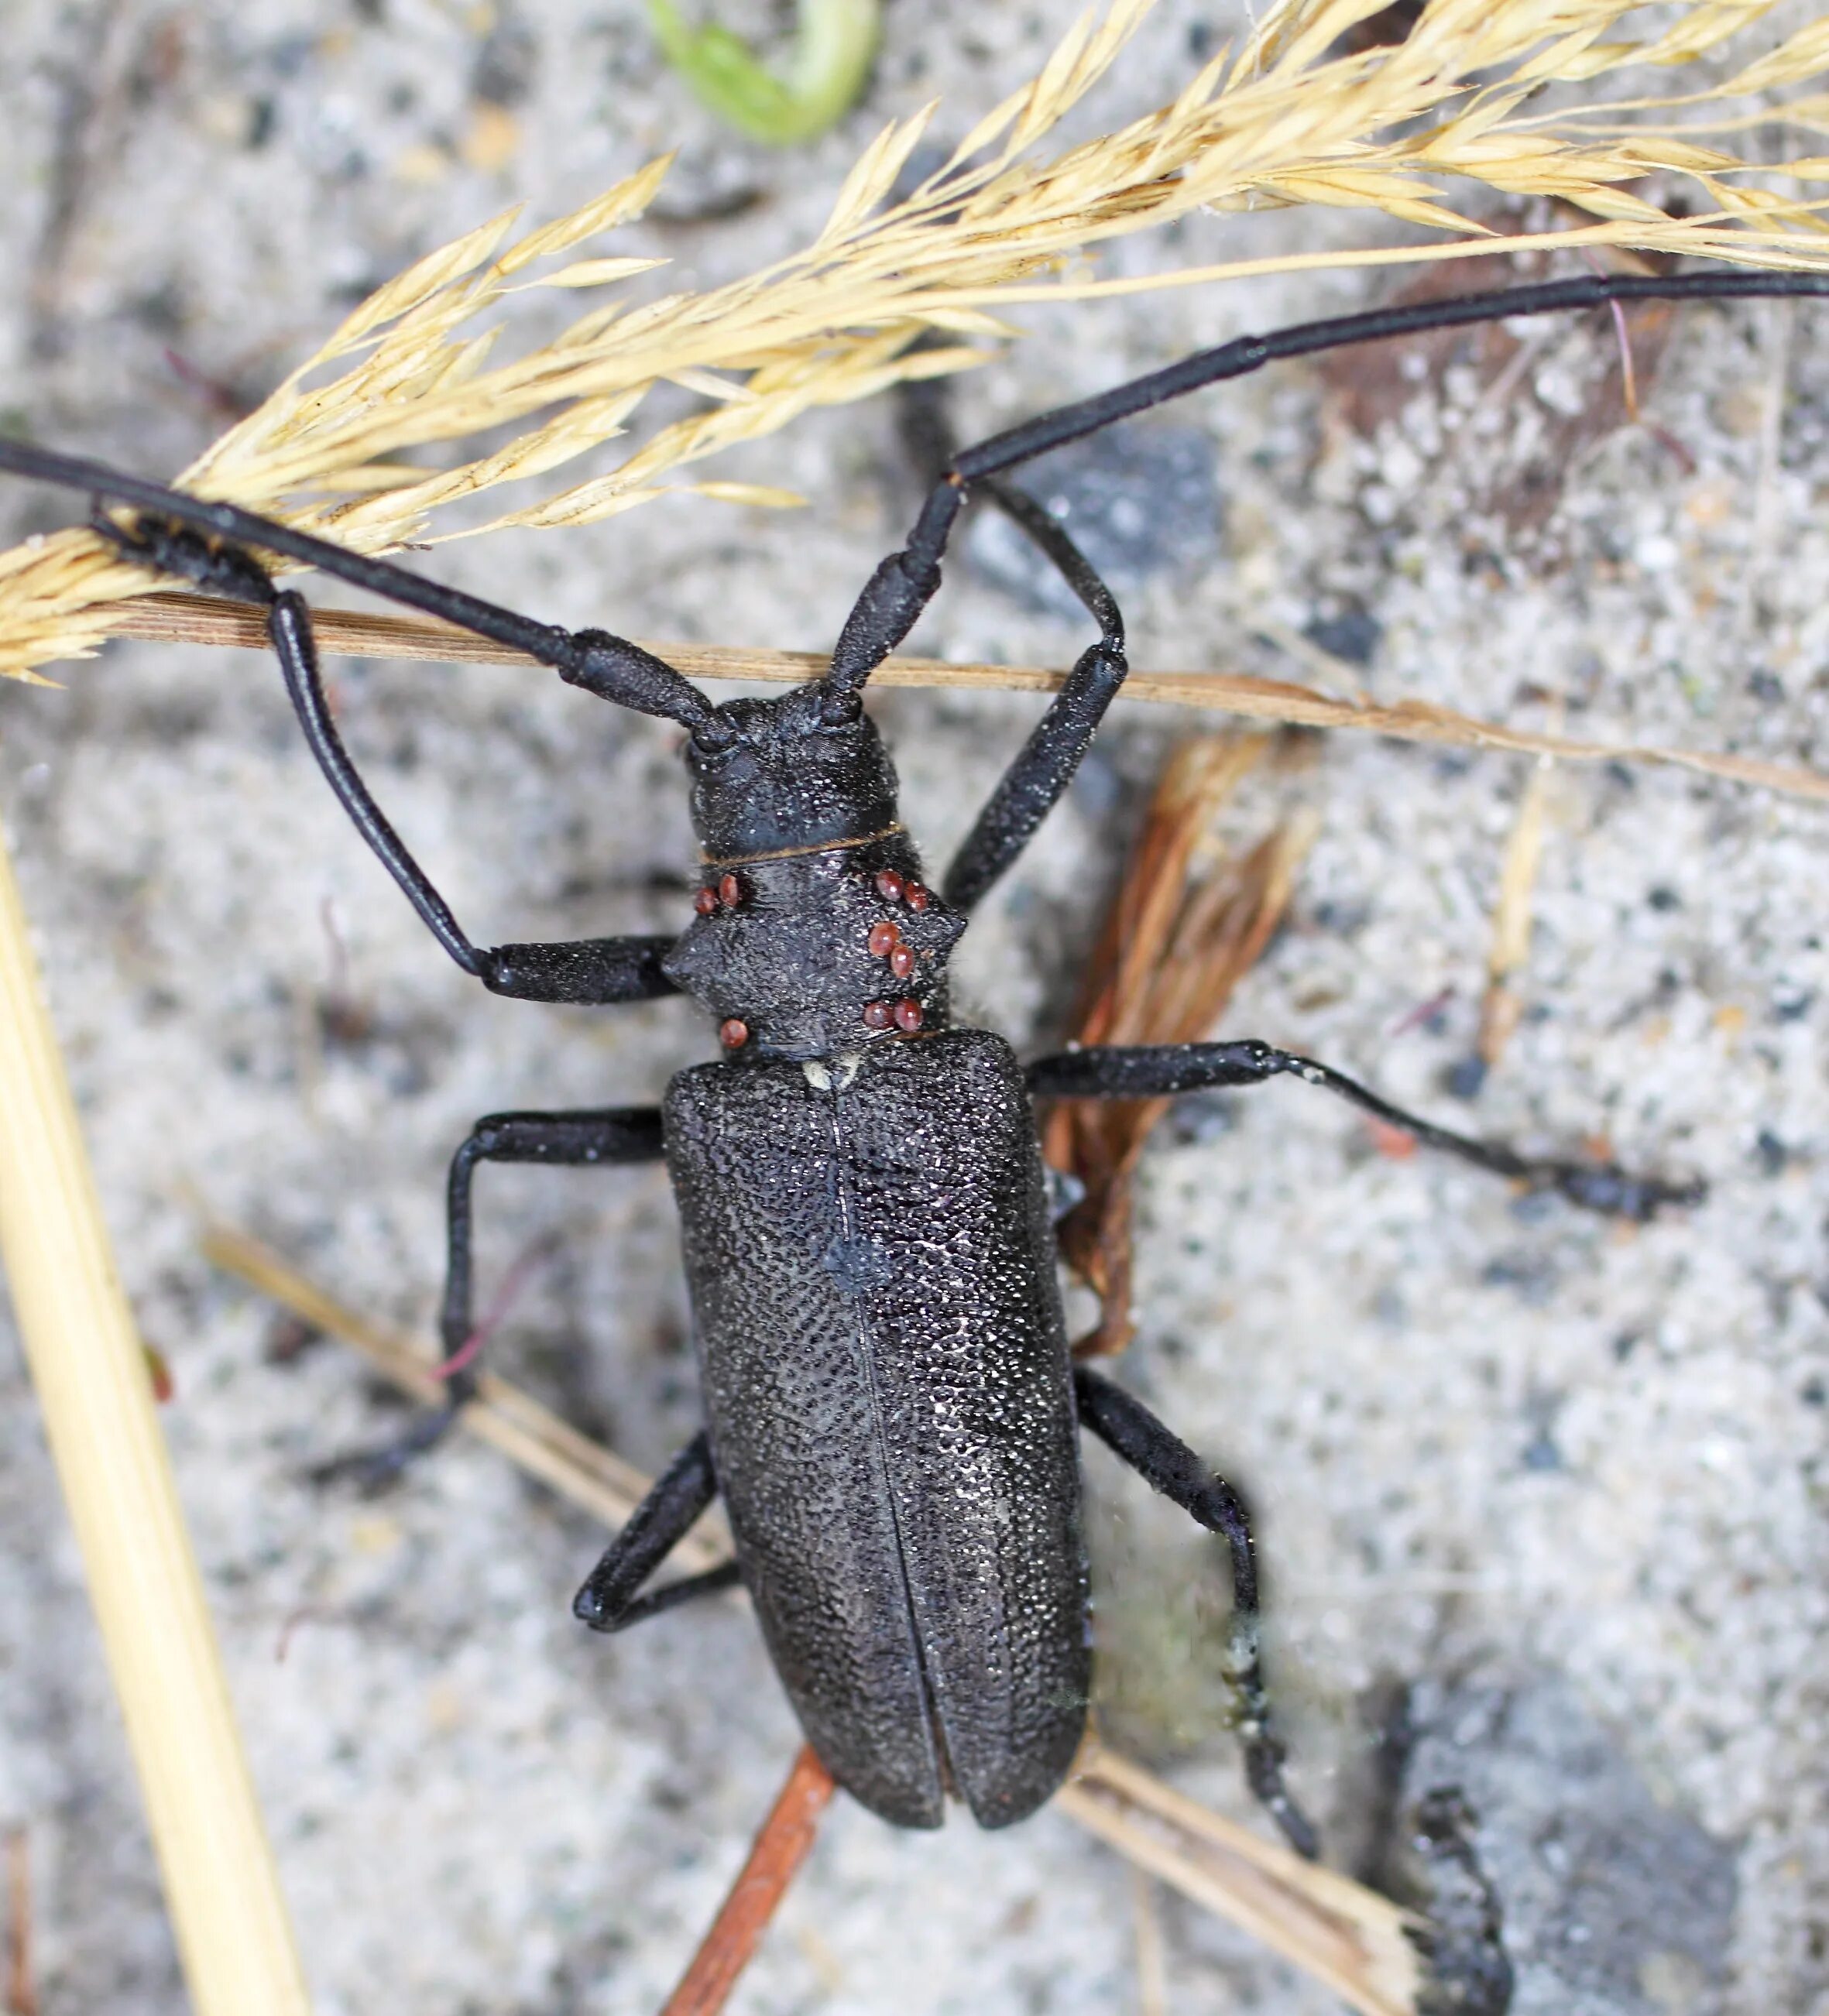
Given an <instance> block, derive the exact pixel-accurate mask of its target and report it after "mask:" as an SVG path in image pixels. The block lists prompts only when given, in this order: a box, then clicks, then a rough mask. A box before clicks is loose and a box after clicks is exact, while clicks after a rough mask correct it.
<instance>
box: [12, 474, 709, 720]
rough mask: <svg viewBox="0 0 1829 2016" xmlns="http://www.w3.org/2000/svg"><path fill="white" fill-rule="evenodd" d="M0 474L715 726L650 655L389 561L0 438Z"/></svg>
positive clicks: (624, 702) (630, 703)
mask: <svg viewBox="0 0 1829 2016" xmlns="http://www.w3.org/2000/svg"><path fill="white" fill-rule="evenodd" d="M0 469H9V470H13V472H14V473H16V474H17V475H20V476H30V477H37V478H38V480H39V481H41V482H45V483H56V484H64V485H67V487H68V488H70V489H73V490H86V491H88V493H89V494H90V495H91V496H92V497H95V498H97V499H109V500H110V501H112V502H115V503H120V504H131V505H132V506H134V507H135V509H137V510H141V511H145V512H147V513H151V514H153V515H155V516H156V517H160V518H162V519H166V520H174V521H175V522H176V523H177V524H181V525H188V526H190V527H193V529H195V530H196V531H200V532H206V533H211V534H214V535H216V536H218V538H225V539H230V540H233V541H235V542H236V543H238V544H239V545H245V546H254V547H257V548H258V549H261V551H262V552H265V553H280V554H283V556H285V557H286V559H287V560H300V561H302V562H303V563H304V564H305V565H306V566H307V567H316V568H318V569H319V570H320V571H322V572H323V573H325V574H333V575H335V576H336V577H337V579H338V580H340V581H349V582H351V584H353V585H355V587H357V588H365V589H368V590H369V592H371V593H372V594H375V595H380V596H385V597H386V598H387V600H389V601H390V602H402V603H405V604H406V605H407V607H409V608H411V609H422V610H424V611H425V612H426V614H427V615H428V616H438V617H443V618H444V620H445V621H446V622H448V623H455V624H456V625H458V626H459V628H462V629H465V630H470V631H473V632H475V634H476V635H477V636H479V637H487V638H488V639H490V640H491V642H492V643H497V644H503V645H506V646H508V648H509V650H516V651H524V652H526V653H527V656H528V657H530V658H537V659H538V661H540V663H541V664H544V665H551V666H553V667H555V668H556V669H557V671H558V672H559V674H560V677H561V678H563V679H569V680H570V681H571V683H573V684H574V685H578V686H587V687H588V688H589V689H590V690H591V691H592V693H597V694H599V696H600V697H602V698H603V699H605V700H614V702H616V703H617V705H619V706H622V707H633V708H635V709H636V710H637V711H639V712H640V713H643V714H657V715H661V717H662V718H664V719H666V720H669V721H677V722H680V723H682V725H684V726H686V727H687V728H700V727H704V726H707V725H709V724H711V722H714V721H715V714H716V711H715V708H714V707H712V704H711V702H710V701H709V700H707V699H706V697H705V696H704V694H703V693H700V691H699V689H698V688H697V686H694V685H693V683H692V682H691V681H690V680H689V679H685V678H683V677H682V675H680V674H679V673H678V672H676V671H675V670H674V669H673V668H672V667H671V665H667V664H662V662H661V661H660V660H659V659H658V658H656V657H653V655H652V654H651V653H648V652H646V651H643V650H640V649H639V647H638V646H635V645H633V644H630V643H628V642H627V641H626V640H625V639H621V638H613V637H610V636H608V635H607V634H606V633H605V632H601V631H592V630H585V631H570V630H561V629H558V628H554V627H553V625H549V624H545V623H536V622H535V621H534V620H533V619H532V617H527V616H519V615H517V614H515V612H514V611H513V610H512V609H504V608H502V607H501V606H500V605H499V603H493V602H485V601H484V599H482V597H481V596H476V595H466V593H465V592H464V591H463V589H459V588H447V587H445V585H443V583H441V582H439V581H427V580H425V579H423V578H422V577H421V576H419V575H418V574H409V572H408V571H407V570H406V569H405V567H395V566H394V564H393V563H392V562H391V561H389V560H372V559H370V558H369V556H368V555H367V554H365V553H352V552H351V550H350V549H349V548H348V547H347V546H339V545H335V544H333V542H331V541H330V540H329V539H320V538H315V537H313V535H311V533H309V532H299V531H293V529H292V527H290V526H288V525H282V524H277V523H276V522H275V520H272V519H271V518H263V517H260V516H259V515H258V514H257V513H254V512H252V511H244V510H243V509H242V508H241V506H239V505H238V504H223V503H214V502H209V501H207V500H206V499H203V498H200V497H190V496H187V495H185V493H184V491H182V490H172V489H170V488H167V486H166V485H165V484H162V483H150V482H148V481H146V478H145V477H139V476H128V475H125V474H124V473H122V472H121V470H115V469H110V468H109V467H108V466H106V463H99V462H91V461H89V460H88V459H86V458H85V457H83V456H81V455H59V454H56V452H53V451H52V450H51V449H49V448H34V447H33V446H32V445H31V444H29V443H27V442H25V441H6V440H0Z"/></svg>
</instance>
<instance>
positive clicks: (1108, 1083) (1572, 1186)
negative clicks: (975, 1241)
mask: <svg viewBox="0 0 1829 2016" xmlns="http://www.w3.org/2000/svg"><path fill="white" fill-rule="evenodd" d="M1285 1076H1287V1077H1292V1078H1299V1079H1301V1081H1302V1083H1303V1084H1304V1085H1319V1086H1320V1088H1321V1089H1323V1091H1324V1092H1331V1093H1336V1094H1338V1096H1339V1097H1341V1098H1342V1099H1345V1100H1350V1101H1351V1102H1352V1104H1353V1105H1355V1106H1357V1107H1360V1108H1361V1109H1362V1110H1363V1111H1365V1112H1367V1113H1370V1114H1373V1115H1374V1117H1375V1118H1377V1119H1380V1120H1382V1121H1384V1122H1385V1123H1386V1125H1388V1126H1392V1127H1398V1128H1401V1129H1402V1130H1403V1132H1405V1133H1406V1134H1410V1135H1413V1136H1415V1137H1416V1139H1417V1141H1418V1142H1419V1143H1421V1145H1422V1146H1423V1147H1425V1148H1438V1149H1440V1150H1442V1152H1443V1153H1444V1154H1449V1155H1455V1156H1458V1157H1460V1160H1461V1161H1464V1162H1471V1163H1472V1164H1473V1165H1474V1168H1480V1169H1487V1170H1490V1171H1491V1172H1492V1174H1493V1175H1497V1176H1509V1177H1510V1178H1511V1179H1512V1180H1513V1181H1514V1182H1516V1183H1525V1184H1528V1186H1530V1188H1531V1189H1532V1190H1556V1191H1558V1192H1560V1193H1561V1195H1562V1196H1564V1197H1567V1198H1568V1201H1570V1202H1571V1203H1572V1204H1581V1205H1582V1206H1583V1207H1584V1208H1586V1209H1587V1210H1589V1211H1600V1212H1603V1213H1604V1214H1605V1215H1608V1216H1609V1217H1612V1218H1629V1219H1635V1220H1636V1221H1637V1222H1640V1224H1643V1223H1644V1222H1646V1221H1647V1220H1648V1219H1651V1218H1654V1217H1655V1216H1656V1215H1657V1213H1658V1211H1661V1210H1662V1208H1664V1207H1665V1205H1666V1204H1700V1203H1701V1201H1702V1199H1703V1198H1704V1197H1705V1196H1706V1195H1707V1194H1708V1186H1707V1185H1706V1184H1705V1183H1703V1182H1701V1179H1699V1178H1696V1179H1691V1180H1690V1181H1689V1182H1687V1183H1667V1182H1665V1180H1664V1179H1662V1177H1658V1176H1635V1175H1630V1174H1629V1172H1627V1171H1626V1170H1624V1169H1622V1168H1620V1167H1619V1166H1618V1165H1617V1164H1616V1163H1613V1162H1598V1163H1597V1162H1568V1161H1561V1160H1559V1159H1558V1158H1557V1157H1554V1156H1549V1155H1543V1156H1533V1155H1521V1154H1519V1153H1518V1150H1516V1149H1515V1148H1513V1147H1507V1144H1506V1143H1504V1142H1503V1141H1478V1140H1475V1139H1473V1138H1472V1137H1471V1136H1468V1135H1465V1134H1456V1133H1455V1132H1453V1130H1452V1129H1449V1128H1446V1127H1438V1126H1437V1125H1435V1122H1434V1121H1431V1120H1423V1119H1420V1118H1418V1117H1417V1115H1416V1114H1413V1113H1406V1112H1405V1111H1403V1109H1402V1107H1397V1106H1393V1105H1392V1103H1390V1101H1389V1100H1384V1099H1381V1098H1380V1097H1379V1096H1378V1095H1377V1093H1375V1092H1373V1091H1371V1090H1370V1089H1368V1088H1367V1087H1366V1086H1365V1085H1361V1084H1359V1082H1357V1080H1356V1079H1353V1078H1348V1077H1347V1076H1346V1075H1345V1073H1344V1072H1341V1071H1335V1070H1334V1069H1333V1068H1332V1067H1331V1066H1330V1065H1327V1064H1316V1062H1315V1060H1314V1059H1313V1058H1312V1057H1298V1056H1296V1055H1295V1053H1294V1052H1293V1051H1290V1050H1279V1049H1274V1048H1273V1046H1271V1045H1270V1044H1269V1043H1261V1042H1257V1041H1256V1040H1255V1039H1246V1040H1244V1041H1242V1042H1230V1043H1154V1044H1140V1045H1137V1046H1135V1047H1134V1048H1133V1047H1129V1046H1117V1045H1113V1046H1104V1045H1097V1044H1094V1045H1090V1046H1088V1047H1087V1048H1086V1049H1082V1050H1063V1051H1061V1052H1060V1053H1058V1054H1057V1055H1056V1056H1053V1057H1040V1058H1038V1059H1037V1060H1035V1063H1033V1064H1031V1065H1030V1066H1029V1067H1028V1085H1029V1090H1030V1092H1031V1093H1032V1094H1033V1095H1034V1096H1035V1097H1036V1098H1037V1099H1161V1098H1172V1097H1173V1096H1175V1095H1176V1094H1177V1093H1183V1092H1197V1091H1200V1090H1202V1089H1205V1088H1208V1087H1210V1086H1215V1085H1264V1084H1267V1083H1268V1082H1269V1080H1270V1079H1272V1078H1281V1077H1285Z"/></svg>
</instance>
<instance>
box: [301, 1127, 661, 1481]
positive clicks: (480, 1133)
mask: <svg viewBox="0 0 1829 2016" xmlns="http://www.w3.org/2000/svg"><path fill="white" fill-rule="evenodd" d="M662 1152H663V1151H662V1146H661V1113H660V1109H659V1108H658V1107H652V1106H617V1107H602V1108H599V1109H597V1110H595V1111H581V1112H576V1113H492V1114H490V1115H489V1116H488V1118H486V1119H483V1120H479V1121H477V1124H476V1125H475V1126H474V1127H473V1128H472V1129H470V1135H469V1137H468V1138H467V1139H466V1140H465V1141H464V1142H463V1143H462V1144H461V1146H460V1147H459V1149H458V1150H457V1153H456V1154H455V1155H453V1156H452V1158H451V1175H450V1178H449V1181H448V1186H447V1189H446V1193H445V1197H446V1208H445V1300H444V1303H443V1306H442V1308H441V1311H440V1314H439V1318H438V1331H439V1335H440V1337H441V1341H442V1342H443V1345H444V1348H445V1359H444V1363H443V1366H441V1371H442V1372H443V1374H444V1377H445V1381H446V1388H445V1390H446V1391H447V1392H448V1394H449V1395H450V1398H449V1400H448V1402H447V1404H446V1405H445V1406H443V1407H441V1408H440V1409H438V1410H437V1412H436V1413H428V1414H424V1415H422V1416H421V1417H419V1420H416V1421H415V1422H414V1423H413V1424H412V1427H409V1429H408V1430H407V1431H406V1432H405V1435H401V1436H400V1437H398V1438H397V1439H396V1440H395V1441H394V1442H389V1443H387V1444H386V1445H384V1446H383V1447H382V1448H380V1449H369V1450H365V1451H360V1452H358V1453H356V1454H354V1455H351V1456H338V1457H336V1458H335V1459H333V1460H332V1461H331V1462H329V1463H324V1464H322V1465H321V1466H320V1467H319V1468H318V1469H317V1470H316V1471H315V1472H314V1473H313V1474H314V1476H315V1477H316V1478H317V1479H318V1480H319V1481H320V1482H322V1481H327V1480H328V1479H330V1478H337V1477H352V1478H355V1480H356V1481H357V1482H358V1484H360V1485H362V1487H363V1488H364V1489H367V1490H378V1489H380V1487H381V1486H382V1485H386V1484H389V1483H391V1482H392V1481H393V1480H394V1478H397V1477H398V1476H399V1475H400V1474H401V1472H402V1471H404V1470H405V1469H406V1467H408V1465H409V1463H412V1460H413V1459H414V1458H415V1457H416V1456H423V1454H424V1453H425V1452H426V1451H427V1449H432V1448H434V1447H436V1445H437V1444H438V1443H439V1442H441V1441H442V1440H443V1439H444V1437H445V1434H446V1433H447V1432H448V1430H449V1429H450V1427H451V1426H452V1424H453V1423H454V1422H455V1420H456V1419H457V1417H458V1416H459V1414H460V1413H462V1412H463V1409H464V1407H465V1406H466V1404H467V1403H468V1402H470V1400H472V1399H474V1398H475V1397H476V1391H477V1370H476V1363H475V1361H476V1359H477V1354H478V1352H480V1351H481V1347H482V1343H483V1337H484V1328H483V1327H479V1325H478V1324H477V1322H476V1320H475V1319H474V1316H473V1313H472V1305H473V1301H474V1294H473V1278H472V1269H471V1255H470V1235H471V1229H472V1222H473V1215H472V1209H471V1191H472V1189H473V1186H474V1183H475V1179H476V1172H477V1164H478V1163H479V1162H551V1163H557V1164H560V1165H563V1166H565V1167H568V1168H592V1167H595V1166H596V1165H598V1164H599V1163H611V1162H653V1161H659V1160H660V1158H661V1154H662Z"/></svg>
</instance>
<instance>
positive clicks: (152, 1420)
mask: <svg viewBox="0 0 1829 2016" xmlns="http://www.w3.org/2000/svg"><path fill="white" fill-rule="evenodd" d="M0 1258H4V1261H5V1269H6V1275H7V1279H8V1280H9V1283H10V1284H11V1287H12V1290H13V1308H14V1310H15V1312H16V1314H17V1316H18V1318H19V1327H20V1333H21V1334H22V1335H23V1337H24V1340H25V1350H26V1358H27V1363H29V1365H30V1366H31V1373H32V1377H33V1380H34V1382H35V1383H36V1384H37V1387H38V1399H39V1402H40V1404H41V1406H42V1407H43V1409H44V1413H45V1431H46V1433H47V1435H49V1438H50V1443H51V1450H52V1455H53V1456H54V1457H55V1458H56V1463H57V1471H58V1474H59V1477H60V1478H62V1480H63V1492H64V1496H65V1498H66V1499H67V1501H68V1503H69V1506H70V1518H71V1521H72V1522H73V1523H74V1525H75V1528H76V1533H77V1542H78V1543H79V1544H80V1545H81V1549H82V1555H83V1561H84V1564H85V1568H86V1570H87V1572H88V1584H89V1597H90V1600H91V1601H92V1603H93V1604H94V1605H95V1617H96V1620H97V1622H99V1624H100V1625H101V1628H102V1637H103V1643H104V1645H105V1646H106V1650H107V1654H108V1661H109V1665H110V1668H111V1669H112V1670H113V1676H114V1687H115V1690H116V1692H117V1694H119V1695H120V1697H121V1712H122V1714H123V1715H124V1718H125V1720H126V1723H127V1734H128V1742H129V1744H131V1747H132V1750H133V1755H134V1761H135V1763H136V1765H137V1766H139V1776H140V1784H141V1787H142V1791H143V1792H144V1795H145V1798H146V1814H147V1818H148V1820H149V1822H150V1824H151V1827H152V1834H153V1845H154V1847H155V1848H156V1849H157V1852H158V1856H159V1863H160V1869H161V1870H162V1871H163V1873H164V1881H165V1895H166V1899H167V1903H168V1904H169V1906H170V1908H171V1919H172V1923H173V1925H174V1927H175V1929H176V1931H177V1935H178V1951H179V1953H180V1955H181V1956H182V1960H183V1963H184V1971H185V1978H186V1979H187V1980H188V1982H189V1985H190V1992H191V2000H192V2003H193V2007H195V2009H196V2011H197V2016H304V2012H305V2011H306V2010H307V2008H308V2003H307V2000H306V1996H305V1985H304V1975H303V1973H302V1971H301V1968H300V1966H299V1960H298V1955H297V1951H296V1949H294V1947H293V1942H292V1932H291V1928H290V1926H289V1925H288V1924H287V1922H286V1911H285V1906H283V1903H281V1901H280V1895H279V1881H278V1877H277V1875H276V1874H275V1870H274V1867H273V1862H272V1854H271V1852H270V1851H269V1849H268V1845H267V1840H266V1836H265V1833H264V1831H263V1830H262V1828H261V1818H260V1813H259V1810H258V1809H257V1807H256V1805H255V1804H254V1787H253V1784H252V1783H251V1781H250V1779H249V1777H248V1770H247V1760H246V1759H244V1757H243V1755H242V1751H241V1744H240V1741H239V1737H238V1736H237V1733H236V1727H235V1722H234V1718H233V1715H232V1712H231V1709H230V1707H229V1690H228V1687H227V1685H226V1683H225V1681H224V1679H223V1674H222V1667H221V1660H220V1658H218V1654H217V1651H216V1643H215V1639H214V1636H213V1634H212V1633H211V1627H210V1619H209V1613H208V1611H207V1609H206V1608H205V1607H204V1603H203V1582H202V1579H201V1578H200V1575H198V1572H197V1567H196V1561H194V1560H193V1557H192V1555H191V1551H190V1545H189V1540H188V1539H187V1538H186V1536H185V1529H184V1523H183V1519H182V1515H181V1514H180V1512H179V1510H178V1496H177V1492H176V1491H175V1489H174V1486H173V1482H172V1477H171V1465H170V1463H169V1461H168V1460H167V1456H166V1453H165V1443H164V1437H163V1435H161V1434H160V1428H159V1424H158V1421H157V1417H156V1416H155V1414H154V1412H153V1391H152V1381H151V1379H150V1377H149V1373H148V1370H147V1365H146V1355H145V1353H144V1352H143V1351H142V1348H141V1346H140V1343H139V1338H138V1337H137V1335H136V1334H135V1330H134V1326H133V1318H132V1316H131V1314H130V1313H129V1312H128V1306H127V1300H126V1298H125V1297H124V1295H123V1294H122V1293H121V1284H120V1283H119V1282H118V1281H117V1280H116V1278H115V1274H114V1265H113V1257H112V1255H111V1254H110V1250H109V1245H108V1235H107V1232H106V1228H105V1227H104V1226H103V1222H102V1215H101V1208H100V1204H99V1201H98V1199H97V1197H96V1195H95V1179H94V1178H93V1176H92V1174H91V1173H90V1170H89V1165H88V1157H87V1155H86V1154H85V1152H84V1149H83V1143H82V1136H81V1132H79V1130H78V1129H77V1118H76V1107H75V1103H74V1100H72V1099H71V1097H70V1085H69V1082H68V1080H67V1078H66V1077H65V1075H64V1072H63V1060H62V1059H61V1057H59V1053H58V1049H57V1042H56V1036H55V1035H53V1033H52V1028H51V1020H50V1017H49V1014H48V1013H46V1011H45V1002H44V995H43V992H42V989H41V986H40V985H39V980H38V967H37V963H36V961H35V960H34V958H33V956H32V951H31V944H30V941H29V940H28V939H27V934H26V919H25V912H24V910H23V907H22V906H21V905H20V898H19V889H18V886H17V884H16V882H15V881H14V880H13V866H12V862H11V861H10V859H9V857H8V855H7V853H6V850H5V845H4V843H3V842H0Z"/></svg>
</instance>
